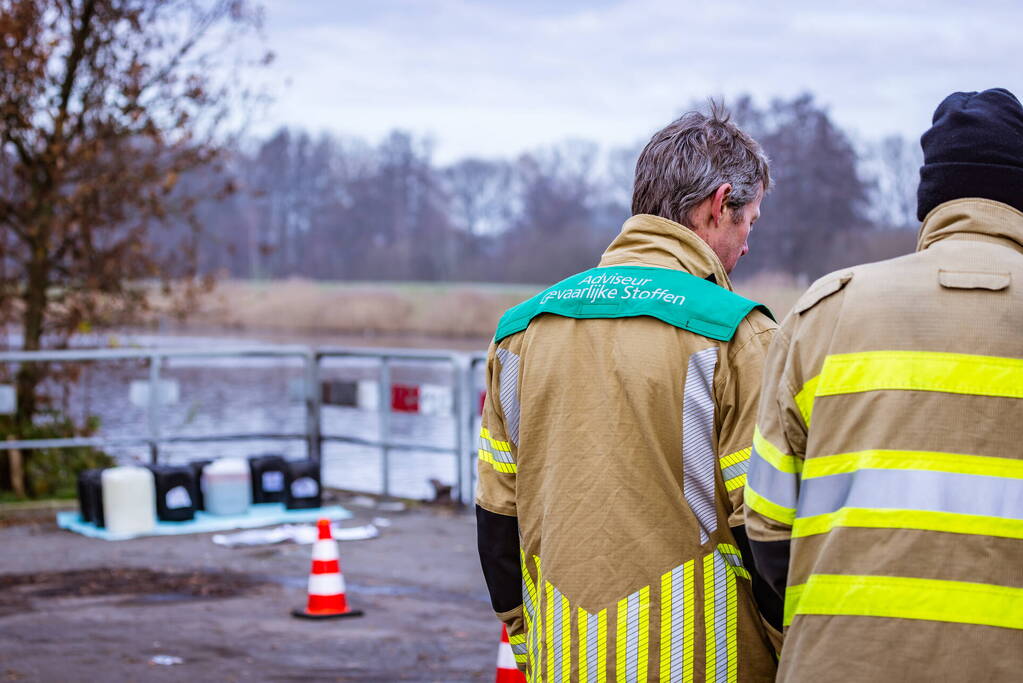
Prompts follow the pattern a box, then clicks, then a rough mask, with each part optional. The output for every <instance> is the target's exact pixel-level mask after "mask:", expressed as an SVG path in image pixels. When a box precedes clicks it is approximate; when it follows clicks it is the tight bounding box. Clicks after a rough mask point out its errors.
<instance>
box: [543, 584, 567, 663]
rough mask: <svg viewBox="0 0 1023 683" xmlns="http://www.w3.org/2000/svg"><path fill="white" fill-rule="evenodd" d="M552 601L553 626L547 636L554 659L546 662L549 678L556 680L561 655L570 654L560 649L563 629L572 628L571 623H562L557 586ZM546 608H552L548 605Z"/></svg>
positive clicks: (559, 594) (559, 593) (561, 610)
mask: <svg viewBox="0 0 1023 683" xmlns="http://www.w3.org/2000/svg"><path fill="white" fill-rule="evenodd" d="M548 585H550V584H548ZM552 602H553V603H554V604H553V609H554V626H553V627H552V628H553V631H554V632H553V633H548V634H547V638H548V639H550V640H552V641H553V644H554V661H553V662H547V670H548V671H549V672H550V674H551V680H558V679H557V676H558V675H559V674H560V673H561V662H562V657H568V656H571V655H570V653H568V652H562V651H561V641H562V638H563V635H564V629H566V628H572V625H571V624H565V623H562V616H563V612H564V610H563V609H562V608H561V592H560V591H558V589H557V588H555V589H554V592H553V593H552ZM548 609H552V608H551V607H548Z"/></svg>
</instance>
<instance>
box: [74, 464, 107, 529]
mask: <svg viewBox="0 0 1023 683" xmlns="http://www.w3.org/2000/svg"><path fill="white" fill-rule="evenodd" d="M102 471H103V470H102V469H92V470H82V471H81V472H79V473H78V509H79V512H80V513H81V515H82V521H85V522H94V521H95V509H96V506H95V504H94V503H93V502H92V498H93V496H94V495H95V494H96V492H97V489H96V488H95V487H94V486H91V485H90V484H89V480H90V479H93V478H95V477H98V476H99V473H100V472H102ZM102 490H103V487H100V488H99V489H98V491H102Z"/></svg>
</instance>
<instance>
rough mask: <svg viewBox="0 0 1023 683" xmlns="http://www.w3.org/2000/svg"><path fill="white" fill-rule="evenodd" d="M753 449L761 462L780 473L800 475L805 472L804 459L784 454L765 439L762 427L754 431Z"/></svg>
mask: <svg viewBox="0 0 1023 683" xmlns="http://www.w3.org/2000/svg"><path fill="white" fill-rule="evenodd" d="M753 449H754V451H755V452H756V454H757V455H758V456H759V457H760V459H761V460H763V461H765V462H767V463H769V464H770V465H771V466H772V467H773V468H774V469H776V470H778V471H780V472H788V473H789V474H799V473H800V472H802V471H803V459H802V458H797V457H795V456H792V455H785V454H784V453H782V452H781V449H779V448H778V447H777V446H775V445H774V444H773V443H771V442H770V441H768V440H767V439H765V438H764V435H763V434H761V433H760V427H755V428H754V429H753Z"/></svg>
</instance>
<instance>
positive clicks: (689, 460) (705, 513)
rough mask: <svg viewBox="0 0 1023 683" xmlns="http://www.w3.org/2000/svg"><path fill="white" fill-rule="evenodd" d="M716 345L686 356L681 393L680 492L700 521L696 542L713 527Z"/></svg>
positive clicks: (705, 537) (701, 541)
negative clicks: (687, 362) (687, 364)
mask: <svg viewBox="0 0 1023 683" xmlns="http://www.w3.org/2000/svg"><path fill="white" fill-rule="evenodd" d="M717 362H718V350H717V349H716V348H710V349H704V350H703V351H697V352H696V353H694V354H693V355H692V356H690V357H689V369H688V370H687V371H686V386H685V394H684V395H683V397H682V475H683V482H682V495H683V496H685V499H686V501H688V502H689V506H690V507H691V508H692V509H693V513H694V514H695V515H696V519H697V520H698V521H699V522H700V543H706V542H707V541H708V539H709V538H710V536H709V535H710V534H712V533H714V531H715V530H716V529H717V526H718V521H717V519H718V518H717V510H716V509H715V505H714V468H715V462H714V368H715V366H717Z"/></svg>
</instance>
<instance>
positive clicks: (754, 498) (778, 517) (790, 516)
mask: <svg viewBox="0 0 1023 683" xmlns="http://www.w3.org/2000/svg"><path fill="white" fill-rule="evenodd" d="M743 501H744V502H745V503H746V506H747V507H748V508H750V509H751V510H753V511H754V512H758V513H760V514H761V515H763V516H764V517H767V518H768V519H773V520H774V521H776V522H780V523H781V524H788V525H790V526H791V525H792V522H794V521H795V519H796V510H795V508H787V507H782V506H781V505H778V504H777V503H772V502H771V501H769V500H768V499H767V498H764V497H763V496H762V495H760V494H759V493H757V492H756V491H754V490H753V489H752V488H751V487H750V486H749V484H747V485H746V488H745V489H743Z"/></svg>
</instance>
